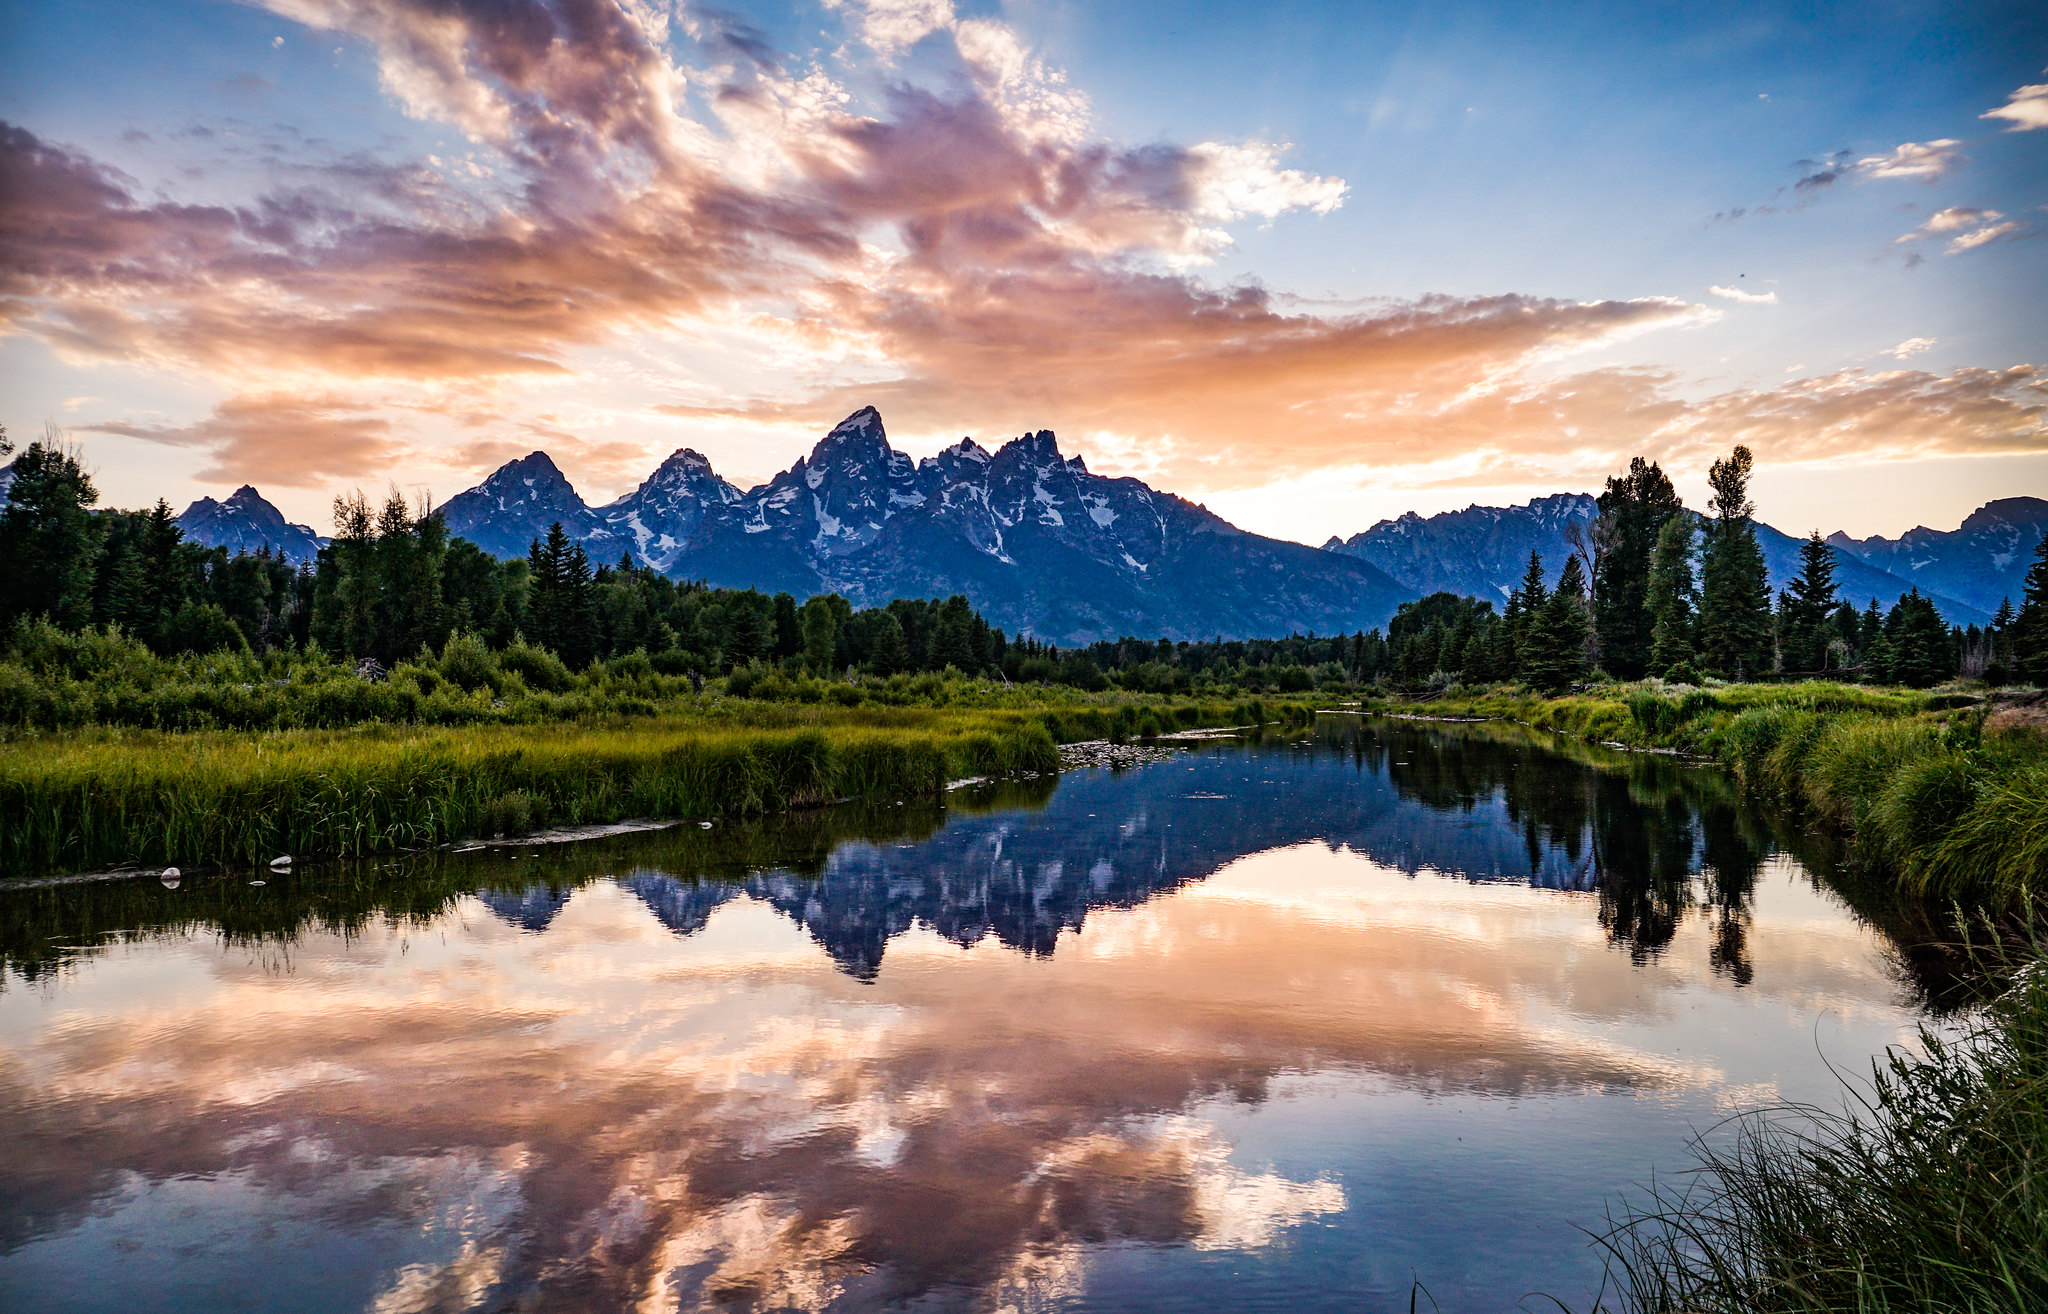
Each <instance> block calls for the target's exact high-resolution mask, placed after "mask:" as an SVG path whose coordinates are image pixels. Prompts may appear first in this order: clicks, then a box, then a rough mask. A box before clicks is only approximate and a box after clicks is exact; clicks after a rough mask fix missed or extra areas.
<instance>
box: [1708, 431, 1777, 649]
mask: <svg viewBox="0 0 2048 1314" xmlns="http://www.w3.org/2000/svg"><path fill="white" fill-rule="evenodd" d="M1753 466H1754V462H1753V460H1752V458H1751V456H1750V454H1749V449H1748V448H1747V447H1737V448H1736V449H1735V450H1734V452H1732V453H1731V454H1730V455H1729V456H1728V457H1727V459H1725V460H1718V461H1715V462H1714V463H1713V465H1712V466H1711V467H1710V468H1709V469H1708V472H1707V482H1708V483H1709V484H1711V485H1712V486H1713V489H1714V501H1713V508H1714V523H1713V525H1712V527H1711V528H1710V529H1709V530H1708V532H1707V547H1706V556H1705V558H1704V560H1703V561H1702V562H1701V564H1700V617H1699V630H1698V636H1697V639H1696V642H1697V644H1698V647H1699V651H1700V656H1701V658H1702V660H1703V661H1704V662H1705V663H1706V665H1707V667H1708V669H1710V670H1712V671H1714V672H1716V673H1718V674H1721V675H1723V676H1727V677H1730V678H1741V677H1744V676H1754V675H1758V674H1761V673H1763V672H1765V671H1768V670H1770V669H1771V668H1772V666H1773V662H1772V644H1771V596H1770V584H1769V580H1768V578H1767V576H1766V574H1765V571H1764V554H1763V550H1762V549H1761V548H1759V547H1758V546H1757V542H1756V526H1755V524H1754V522H1753V521H1752V520H1751V519H1750V516H1751V515H1752V513H1753V512H1754V511H1755V510H1756V508H1755V506H1754V504H1753V503H1751V502H1750V500H1749V477H1750V473H1751V470H1752V469H1753Z"/></svg>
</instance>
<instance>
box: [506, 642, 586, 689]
mask: <svg viewBox="0 0 2048 1314" xmlns="http://www.w3.org/2000/svg"><path fill="white" fill-rule="evenodd" d="M498 668H499V669H500V670H503V671H507V672H509V673H511V674H513V675H517V676H518V677H519V678H520V680H521V681H522V682H523V683H524V684H525V685H526V687H527V688H529V689H540V690H544V691H546V692H548V693H561V692H562V691H563V690H565V689H567V688H568V687H569V686H570V685H571V684H572V683H573V682H574V679H575V677H573V676H572V675H570V674H569V668H568V667H567V666H564V665H563V664H562V659H561V658H559V657H557V656H555V655H554V654H553V653H551V652H549V651H548V650H547V649H546V648H540V647H536V646H535V645H533V644H530V643H528V642H527V641H526V640H525V638H524V637H520V638H515V639H513V640H512V642H511V643H508V644H506V645H505V648H504V651H502V652H500V653H499V654H498Z"/></svg>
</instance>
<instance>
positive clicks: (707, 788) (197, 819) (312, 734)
mask: <svg viewBox="0 0 2048 1314" xmlns="http://www.w3.org/2000/svg"><path fill="white" fill-rule="evenodd" d="M707 702H708V706H706V707H705V708H704V709H703V710H701V711H695V712H693V713H692V714H689V715H674V716H670V717H667V718H660V717H656V718H634V719H624V720H614V721H611V722H607V723H596V724H591V723H583V722H574V721H570V722H561V723H555V724H546V725H471V726H452V727H451V726H414V725H387V724H370V725H366V726H359V727H354V728H350V729H340V730H288V731H256V732H251V731H203V732H187V733H161V732H151V731H119V730H110V729H104V728H98V729H93V730H89V731H83V732H77V733H73V734H66V735H45V736H34V737H29V738H24V739H19V740H16V741H14V742H11V743H7V744H0V872H4V873H6V874H9V875H31V874H37V873H43V872H52V871H67V870H70V871H75V870H86V869H91V868H95V867H111V866H117V865H121V864H130V863H132V864H138V865H143V866H163V865H175V866H180V867H202V866H209V865H213V864H218V863H260V862H265V861H268V860H269V858H271V857H272V856H273V855H275V854H279V853H293V854H321V855H354V854H370V853H383V852H392V851H396V850H403V849H417V848H423V847H426V846H428V845H433V844H439V843H444V842H447V841H450V840H456V839H462V838H467V837H472V836H479V835H481V836H491V835H498V834H508V835H510V834H519V833H522V832H525V831H529V830H535V829H540V828H544V827H550V826H577V825H588V824H593V823H602V822H610V821H621V820H626V819H629V818H637V817H671V818H673V817H685V818H706V817H714V816H728V817H730V816H754V815H760V814H764V813H770V812H777V811H781V810H784V809H788V808H794V807H805V806H813V805H817V804H822V803H827V802H832V801H836V800H840V799H848V798H867V799H878V798H890V799H894V798H910V797H929V796H935V795H937V794H938V793H939V792H940V791H942V790H943V789H944V787H945V785H946V782H947V781H948V780H953V779H960V778H964V777H968V776H986V777H1000V776H1012V775H1017V774H1020V773H1041V774H1051V773H1056V772H1057V771H1058V770H1059V754H1058V747H1057V746H1058V744H1059V743H1060V742H1065V741H1069V740H1075V739H1092V738H1109V739H1125V738H1133V737H1140V736H1143V735H1147V734H1157V733H1160V732H1162V731H1165V730H1170V729H1180V728H1185V727H1192V726H1200V725H1219V724H1221V725H1234V724H1244V723H1245V720H1244V718H1247V717H1249V718H1251V719H1253V720H1262V719H1266V718H1267V717H1272V718H1275V719H1277V720H1280V721H1282V722H1284V723H1289V724H1301V723H1306V722H1307V721H1308V720H1310V719H1312V713H1311V712H1310V711H1309V710H1308V709H1307V708H1306V707H1305V706H1298V705H1294V704H1284V705H1276V706H1273V707H1267V706H1266V705H1264V704H1259V703H1234V704H1224V703H1217V704H1197V703H1171V704H1169V703H1156V702H1155V704H1153V705H1139V704H1134V703H1115V704H1080V705H1069V706H1059V705H1041V706H1035V707H1034V706H1030V705H1028V704H1026V705H1023V706H1017V707H1008V708H1003V707H997V708H975V707H971V706H949V707H939V708H934V707H901V706H888V705H862V706H859V707H855V708H845V707H838V706H832V705H824V706H813V705H803V704H777V703H759V702H753V701H749V700H737V699H713V700H707Z"/></svg>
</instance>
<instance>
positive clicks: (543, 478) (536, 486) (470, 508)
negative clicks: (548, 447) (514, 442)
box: [441, 452, 651, 563]
mask: <svg viewBox="0 0 2048 1314" xmlns="http://www.w3.org/2000/svg"><path fill="white" fill-rule="evenodd" d="M650 482H651V481H650ZM441 518H442V520H443V521H444V522H445V523H446V524H447V526H448V532H449V533H450V534H453V535H455V536H456V537H457V538H466V539H468V540H469V541H470V542H472V543H474V544H476V545H477V546H478V547H480V548H482V549H483V550H484V551H486V552H489V553H490V554H492V555H493V556H499V557H523V556H525V555H526V551H527V548H528V547H530V546H531V545H532V543H533V541H534V540H535V539H537V538H545V537H547V532H548V526H549V525H551V524H554V523H555V522H556V521H560V522H561V524H562V528H563V530H565V531H566V532H567V533H568V535H569V537H570V538H571V539H573V540H575V541H576V542H578V543H581V544H582V545H583V547H584V550H585V551H587V552H588V553H589V554H590V558H591V560H592V561H596V562H600V563H605V562H613V561H617V560H618V559H619V553H620V551H621V550H623V549H624V548H625V546H626V541H625V540H623V539H621V538H620V537H619V535H618V534H617V533H616V532H615V531H614V530H613V528H612V526H611V525H609V524H607V523H606V522H605V521H604V520H603V519H601V518H600V517H599V516H598V514H597V513H596V512H594V511H592V510H591V509H590V508H589V507H588V506H586V505H585V504H584V502H583V499H582V498H581V497H578V496H577V495H576V490H575V489H574V488H572V487H570V485H569V480H568V478H567V477H566V476H564V475H563V474H562V472H561V471H560V470H558V469H556V468H555V463H554V460H553V458H551V457H550V456H549V455H548V454H547V453H546V452H532V453H529V454H528V455H526V456H522V457H520V458H519V459H518V460H516V461H508V462H507V463H505V464H504V465H501V466H499V467H498V468H497V469H496V470H494V471H492V472H491V476H490V478H488V479H486V480H484V481H483V482H482V483H481V484H478V485H477V486H476V487H475V488H471V489H466V490H464V491H463V492H460V493H457V494H456V495H455V496H453V497H451V498H449V499H448V501H447V502H446V503H445V504H443V505H442V507H441Z"/></svg>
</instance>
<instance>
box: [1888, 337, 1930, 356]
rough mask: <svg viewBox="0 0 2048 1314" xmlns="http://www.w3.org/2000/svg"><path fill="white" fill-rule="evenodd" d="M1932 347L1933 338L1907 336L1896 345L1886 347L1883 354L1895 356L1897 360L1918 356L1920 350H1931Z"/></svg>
mask: <svg viewBox="0 0 2048 1314" xmlns="http://www.w3.org/2000/svg"><path fill="white" fill-rule="evenodd" d="M1933 349H1934V339H1933V338H1907V339H1906V340H1905V341H1904V342H1901V343H1900V344H1899V345H1898V346H1896V347H1889V348H1887V349H1886V350H1885V351H1884V352H1883V354H1884V355H1886V356H1892V357H1896V358H1897V359H1899V360H1905V359H1906V358H1908V357H1909V356H1918V355H1919V354H1921V353H1922V352H1925V351H1932V350H1933Z"/></svg>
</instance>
